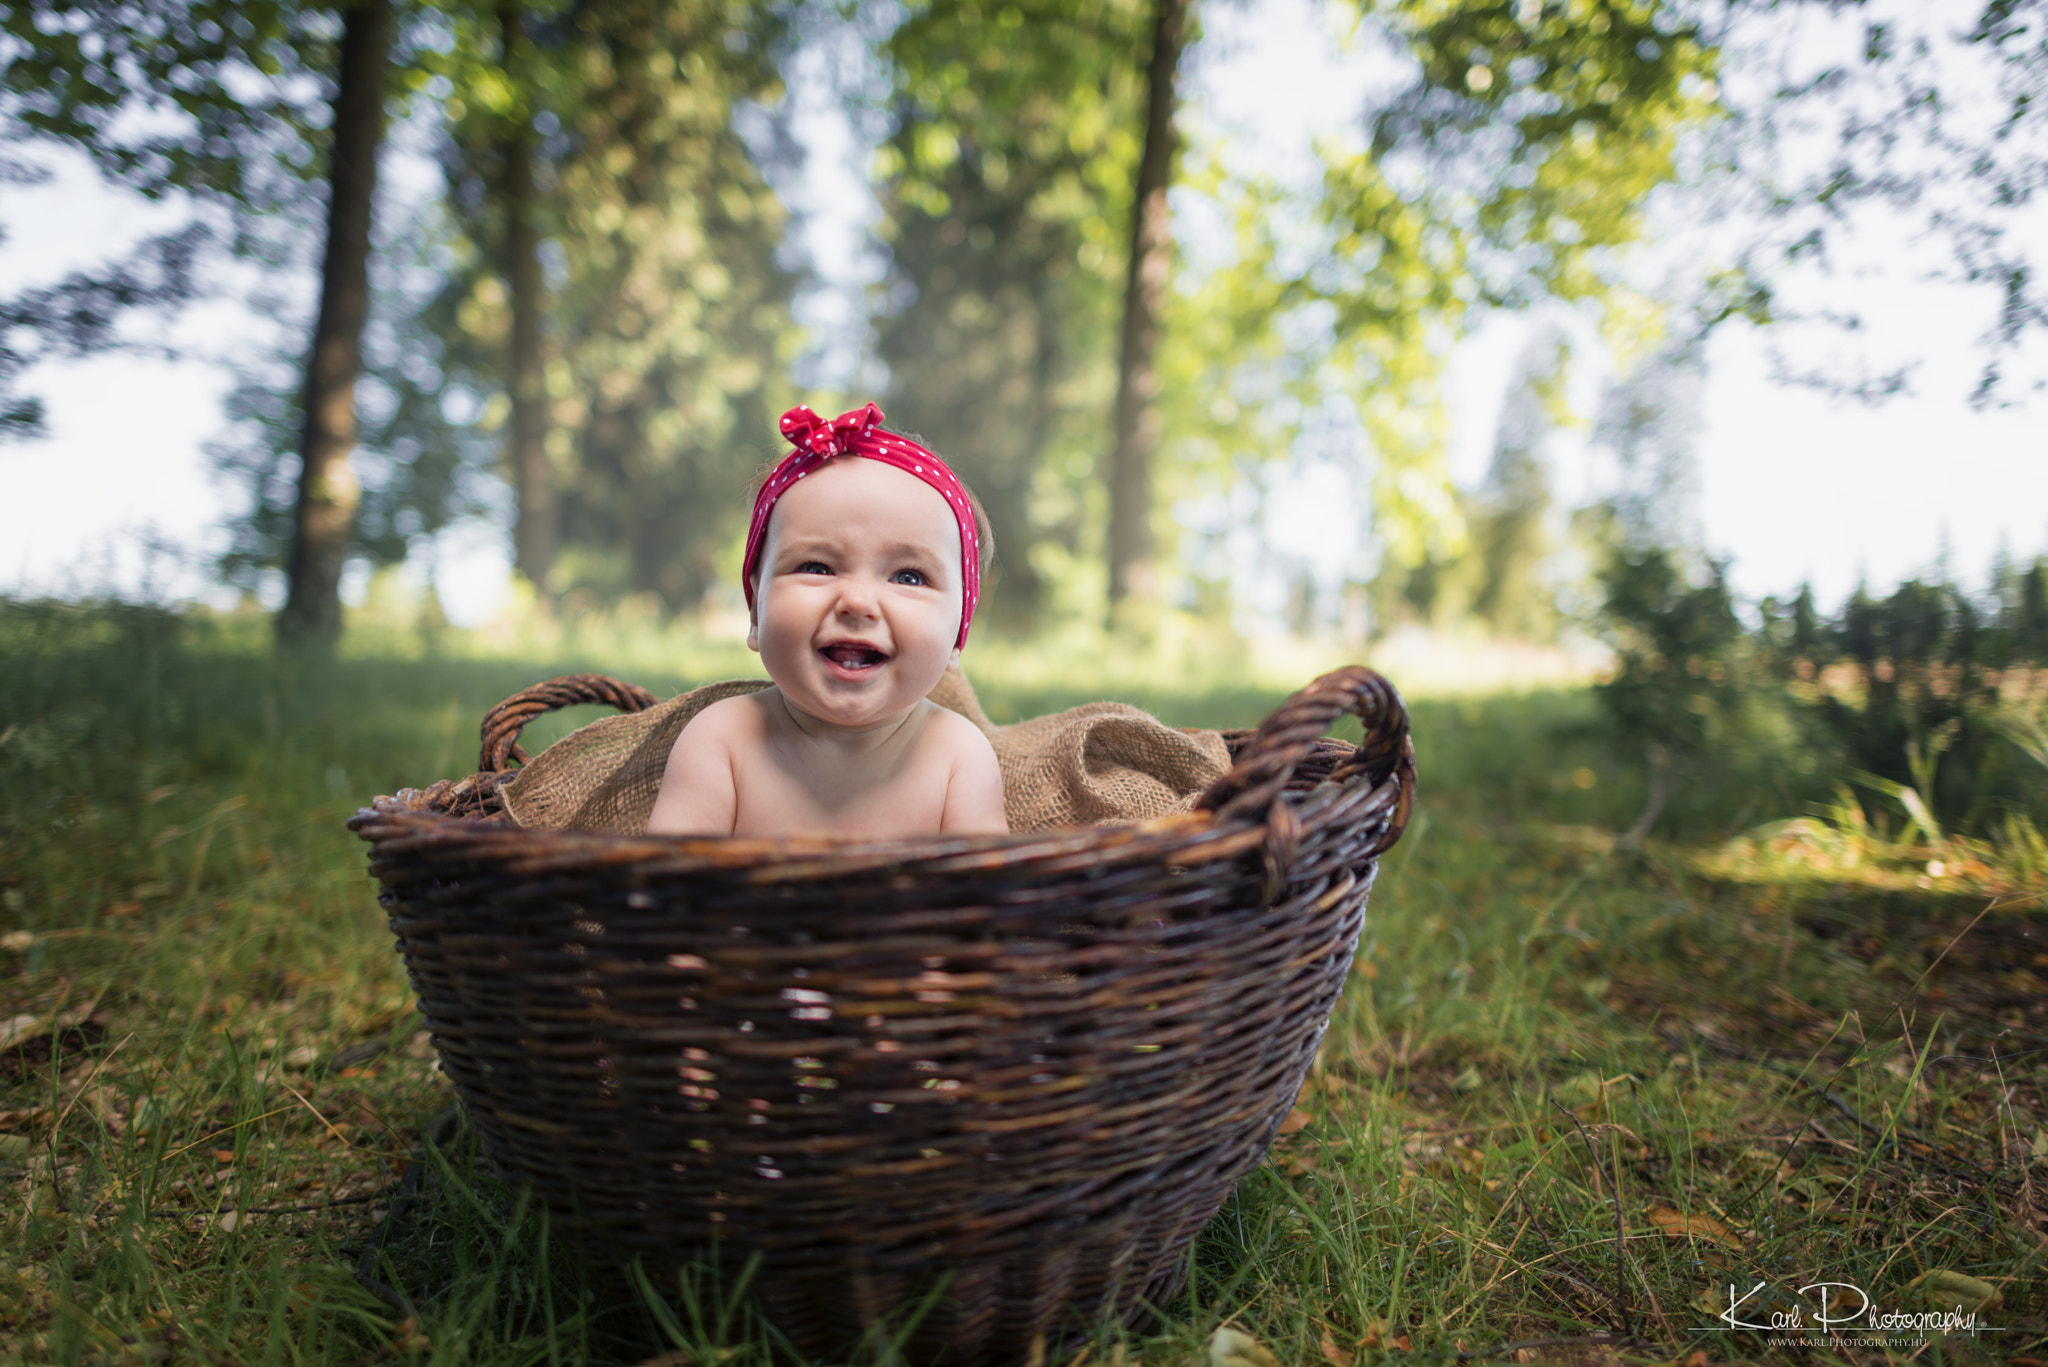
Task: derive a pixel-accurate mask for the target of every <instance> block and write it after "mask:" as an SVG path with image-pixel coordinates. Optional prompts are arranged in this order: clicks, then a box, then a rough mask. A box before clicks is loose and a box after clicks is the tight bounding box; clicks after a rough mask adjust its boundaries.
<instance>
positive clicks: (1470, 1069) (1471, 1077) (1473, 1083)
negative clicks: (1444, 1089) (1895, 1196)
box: [1451, 1064, 1486, 1092]
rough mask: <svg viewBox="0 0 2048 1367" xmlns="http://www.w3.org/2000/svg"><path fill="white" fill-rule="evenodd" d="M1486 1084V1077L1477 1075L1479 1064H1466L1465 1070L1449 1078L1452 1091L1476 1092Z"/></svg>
mask: <svg viewBox="0 0 2048 1367" xmlns="http://www.w3.org/2000/svg"><path fill="white" fill-rule="evenodd" d="M1485 1085H1486V1079H1485V1078H1483V1077H1481V1076H1479V1065H1477V1064H1467V1065H1466V1067H1465V1071H1464V1072H1462V1073H1460V1074H1458V1075H1457V1076H1456V1077H1454V1078H1452V1079H1451V1090H1452V1091H1454V1092H1476V1091H1478V1090H1479V1089H1480V1088H1481V1087H1484V1086H1485Z"/></svg>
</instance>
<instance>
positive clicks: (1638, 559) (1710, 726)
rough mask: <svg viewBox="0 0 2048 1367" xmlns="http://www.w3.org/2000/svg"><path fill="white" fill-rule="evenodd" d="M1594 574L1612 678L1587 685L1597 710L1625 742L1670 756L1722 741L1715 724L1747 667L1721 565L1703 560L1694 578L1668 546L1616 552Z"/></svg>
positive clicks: (1729, 707)
mask: <svg viewBox="0 0 2048 1367" xmlns="http://www.w3.org/2000/svg"><path fill="white" fill-rule="evenodd" d="M1602 578H1603V586H1604V588H1605V589H1606V604H1605V607H1604V608H1603V609H1602V613H1603V617H1604V618H1605V621H1606V623H1607V625H1608V628H1609V630H1610V632H1611V633H1612V636H1613V639H1614V644H1615V662H1614V672H1613V677H1612V678H1610V679H1609V680H1607V681H1606V682H1604V683H1602V684H1599V685H1598V686H1597V687H1596V688H1595V690H1594V693H1595V696H1596V697H1597V698H1599V700H1600V704H1601V707H1602V709H1603V711H1605V713H1606V714H1607V716H1608V717H1609V718H1611V719H1612V721H1613V724H1614V726H1615V729H1616V731H1617V733H1618V734H1619V735H1620V736H1621V737H1623V738H1624V740H1625V741H1626V742H1627V743H1628V744H1629V745H1631V746H1642V747H1649V746H1653V745H1655V746H1661V747H1663V748H1664V749H1665V750H1666V751H1668V752H1670V754H1671V755H1672V756H1673V757H1674V758H1677V759H1679V760H1697V759H1699V758H1702V757H1704V756H1706V755H1707V754H1709V753H1710V752H1711V750H1712V749H1713V748H1714V747H1715V745H1716V744H1717V743H1720V742H1725V740H1726V737H1725V736H1723V735H1722V734H1721V726H1722V724H1724V723H1725V722H1726V720H1727V719H1728V718H1729V717H1730V716H1731V715H1732V713H1733V712H1734V710H1735V708H1736V704H1737V699H1738V698H1739V696H1740V689H1739V683H1740V676H1741V672H1742V670H1743V669H1744V667H1745V664H1746V662H1745V661H1744V660H1743V659H1742V653H1743V652H1742V647H1743V646H1744V645H1746V644H1747V641H1746V637H1745V635H1744V632H1743V626H1742V622H1741V620H1740V619H1739V618H1737V616H1736V615H1735V600H1734V596H1733V595H1732V594H1730V592H1729V591H1728V585H1727V581H1726V579H1725V577H1724V569H1723V567H1722V566H1721V565H1718V564H1715V565H1710V566H1709V567H1708V569H1707V573H1706V575H1705V581H1704V582H1703V583H1694V582H1692V580H1691V579H1690V577H1689V576H1688V575H1687V574H1686V573H1685V570H1684V568H1683V566H1682V564H1681V562H1680V561H1679V558H1678V557H1677V556H1676V555H1675V554H1673V553H1672V552H1670V551H1667V550H1663V549H1657V548H1652V549H1649V550H1645V551H1640V552H1634V553H1631V552H1628V551H1625V550H1624V551H1617V552H1616V553H1615V554H1614V556H1613V558H1612V559H1611V560H1610V561H1609V563H1608V567H1607V570H1606V573H1605V574H1604V575H1603V576H1602Z"/></svg>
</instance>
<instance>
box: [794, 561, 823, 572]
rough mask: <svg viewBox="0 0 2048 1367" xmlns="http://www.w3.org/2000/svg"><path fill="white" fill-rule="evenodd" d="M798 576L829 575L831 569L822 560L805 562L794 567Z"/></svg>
mask: <svg viewBox="0 0 2048 1367" xmlns="http://www.w3.org/2000/svg"><path fill="white" fill-rule="evenodd" d="M796 573H798V574H830V573H832V567H831V566H830V565H828V564H826V563H825V562H824V561H822V560H806V561H804V562H803V563H802V564H801V565H798V566H797V567H796Z"/></svg>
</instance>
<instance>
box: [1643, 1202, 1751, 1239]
mask: <svg viewBox="0 0 2048 1367" xmlns="http://www.w3.org/2000/svg"><path fill="white" fill-rule="evenodd" d="M1643 1214H1644V1216H1645V1218H1647V1219H1648V1220H1649V1222H1650V1223H1651V1224H1653V1225H1655V1226H1656V1227H1657V1228H1658V1229H1660V1230H1662V1231H1663V1232H1664V1234H1665V1237H1667V1238H1671V1239H1711V1240H1713V1241H1714V1242H1715V1243H1718V1244H1725V1245H1727V1246H1728V1247H1729V1248H1741V1247H1742V1240H1741V1239H1739V1238H1737V1237H1736V1236H1735V1231H1734V1230H1732V1229H1730V1228H1728V1226H1726V1225H1724V1224H1722V1223H1721V1222H1720V1221H1719V1220H1716V1219H1715V1218H1714V1217H1713V1216H1711V1215H1685V1214H1681V1213H1680V1212H1678V1211H1675V1210H1673V1209H1672V1208H1671V1207H1670V1206H1651V1207H1650V1208H1649V1209H1648V1210H1647V1211H1645V1212H1643Z"/></svg>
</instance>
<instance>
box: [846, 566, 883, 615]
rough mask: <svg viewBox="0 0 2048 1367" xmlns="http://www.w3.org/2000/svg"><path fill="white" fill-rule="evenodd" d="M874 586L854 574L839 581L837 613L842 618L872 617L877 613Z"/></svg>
mask: <svg viewBox="0 0 2048 1367" xmlns="http://www.w3.org/2000/svg"><path fill="white" fill-rule="evenodd" d="M876 604H877V597H876V594H875V587H874V585H872V584H870V583H869V582H868V581H867V580H865V579H863V578H861V577H860V576H859V575H856V574H849V575H843V576H841V578H840V580H839V612H840V615H841V616H844V617H874V616H877V615H878V613H879V611H880V610H879V608H878V607H877V606H876Z"/></svg>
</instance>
